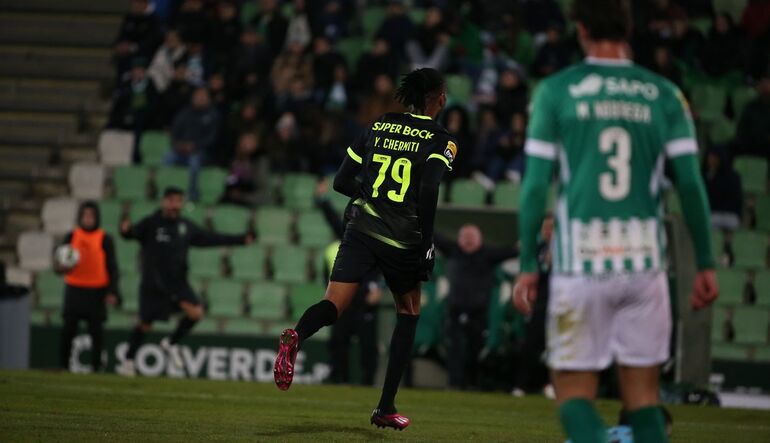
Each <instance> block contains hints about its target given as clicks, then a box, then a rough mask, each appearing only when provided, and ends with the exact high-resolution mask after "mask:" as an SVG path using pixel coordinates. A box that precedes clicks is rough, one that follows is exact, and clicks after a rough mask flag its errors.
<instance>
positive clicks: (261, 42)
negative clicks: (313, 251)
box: [109, 0, 770, 224]
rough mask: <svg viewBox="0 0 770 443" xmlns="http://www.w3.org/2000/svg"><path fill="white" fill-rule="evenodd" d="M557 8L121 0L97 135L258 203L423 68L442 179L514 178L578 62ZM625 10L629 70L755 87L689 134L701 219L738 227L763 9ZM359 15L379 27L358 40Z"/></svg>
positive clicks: (756, 143)
mask: <svg viewBox="0 0 770 443" xmlns="http://www.w3.org/2000/svg"><path fill="white" fill-rule="evenodd" d="M568 3H569V2H568V1H559V2H557V1H555V0H511V1H505V2H496V1H483V0H475V1H474V0H411V1H410V0H388V1H372V0H369V1H367V0H293V1H288V0H284V1H280V0H153V1H150V0H132V1H131V9H130V11H129V13H128V14H126V16H125V17H124V19H123V23H122V25H121V28H120V31H119V34H118V36H117V38H116V40H115V43H114V64H115V68H116V77H115V78H116V83H117V86H116V89H115V96H114V100H113V109H112V111H111V115H110V120H109V125H110V126H111V127H115V128H123V129H128V130H133V131H134V132H135V133H137V134H138V135H139V134H141V133H142V132H143V131H146V130H148V129H164V130H168V131H170V133H171V140H172V146H170V147H169V153H168V155H167V157H166V159H165V161H166V163H167V164H170V165H189V166H190V167H191V168H193V170H195V169H197V168H199V167H200V166H201V165H217V166H221V167H223V168H226V169H227V170H228V171H229V173H230V177H229V178H228V186H230V187H231V188H233V189H235V190H238V192H232V193H231V192H228V194H227V196H229V197H228V198H231V199H232V200H234V201H235V202H237V203H244V204H259V203H260V201H261V199H262V198H263V197H262V195H263V193H262V190H263V189H264V186H265V184H266V183H267V182H268V179H269V177H268V174H281V173H284V172H309V173H314V174H319V175H325V174H329V173H332V172H334V171H335V170H336V168H337V166H338V165H339V163H340V161H341V160H342V158H343V156H344V153H345V149H346V147H347V146H348V144H349V142H350V141H351V140H352V139H353V138H354V137H355V136H356V135H357V133H358V132H359V131H360V130H361V129H362V128H363V127H365V126H366V125H368V124H369V123H370V122H371V121H372V120H373V119H375V118H376V117H377V116H379V115H380V114H382V113H384V112H388V111H400V110H401V107H400V105H399V104H398V103H396V102H395V101H394V99H393V91H394V88H395V85H396V84H397V82H398V75H399V74H401V73H404V72H407V71H409V70H410V69H414V68H418V67H426V66H427V67H433V68H437V69H440V70H442V71H443V72H445V73H446V74H447V75H448V76H450V77H451V80H452V81H451V82H450V84H449V93H450V106H449V107H448V108H447V109H446V110H445V112H444V113H443V114H442V116H441V117H440V119H441V123H442V124H444V125H445V126H446V127H447V128H448V130H449V131H451V132H452V133H453V134H454V135H455V136H456V137H457V139H458V140H459V142H460V152H461V154H460V160H459V161H458V162H457V163H456V165H457V166H456V167H455V171H454V173H453V174H452V178H458V177H470V176H473V175H474V174H478V173H481V174H484V175H485V176H486V177H489V178H490V179H491V180H493V181H500V180H513V181H518V180H520V178H521V176H522V174H523V173H524V167H525V164H524V161H523V152H522V150H523V144H524V139H525V129H526V124H527V104H528V100H529V97H530V94H531V91H532V88H533V87H534V85H535V84H536V83H537V81H538V80H539V79H541V78H543V77H545V76H547V75H549V74H552V73H554V72H556V71H558V70H560V69H562V68H564V67H566V66H568V65H569V64H571V63H573V62H575V61H578V60H580V58H581V57H582V55H581V51H580V48H579V45H578V44H577V42H576V39H575V36H574V29H573V27H572V26H570V25H568V24H567V23H568V20H566V17H565V16H566V14H567V11H565V10H564V5H565V4H568ZM632 3H633V5H634V21H635V24H634V29H635V31H634V34H633V36H632V39H631V42H632V44H631V46H632V51H633V54H634V58H635V61H636V62H637V63H639V64H642V65H644V66H646V67H648V68H649V69H651V70H653V71H655V72H657V73H659V74H661V75H663V76H665V77H667V78H668V79H670V80H671V81H672V82H674V83H676V84H677V85H679V86H680V87H682V88H683V90H684V92H685V94H686V95H688V96H690V97H691V98H694V99H695V98H697V97H692V95H693V94H694V87H695V86H697V85H700V84H717V85H721V86H720V87H722V88H723V89H726V90H732V89H731V88H735V87H744V88H751V87H754V86H756V87H757V89H758V91H759V94H758V95H757V96H756V98H753V99H751V100H749V101H748V103H747V104H745V107H744V109H743V111H742V112H741V109H740V106H739V104H738V103H735V102H734V101H733V100H732V99H731V97H732V96H729V97H728V99H727V100H726V101H725V103H724V106H722V107H721V108H720V109H718V110H717V111H718V112H717V113H718V114H719V115H718V116H717V117H718V118H719V119H727V120H729V121H731V122H733V124H736V123H737V128H738V130H737V131H735V134H737V136H735V137H733V135H732V133H731V134H730V137H729V138H728V139H727V140H719V141H718V142H717V141H716V140H712V139H711V138H710V137H703V141H704V148H705V149H706V150H707V151H708V152H709V155H707V156H704V163H703V168H704V175H705V177H706V179H707V182H708V189H709V196H710V198H711V203H712V206H713V207H714V208H715V210H717V211H720V212H727V213H733V214H734V215H735V216H736V217H737V218H738V219H740V217H742V215H743V212H742V209H741V205H742V202H740V201H736V199H735V196H736V195H741V192H740V187H741V184H740V178H738V177H737V176H736V175H735V173H734V171H733V169H732V166H731V163H732V159H733V158H734V157H735V155H737V154H749V155H755V156H761V157H764V158H768V157H770V69H769V68H768V61H769V60H768V58H769V56H768V54H770V0H749V1H748V4H747V6H746V8H745V9H744V10H743V11H742V13H741V12H740V11H738V13H731V11H722V10H714V7H713V3H714V2H712V0H649V1H634V2H632ZM374 10H380V11H383V15H384V17H382V20H381V21H379V22H375V23H376V26H375V28H374V29H370V26H371V23H372V22H374V19H373V17H374V18H376V17H377V15H376V14H374V13H373V11H374ZM357 50H360V53H357ZM351 54H352V55H351ZM463 89H465V91H463ZM693 111H694V114H695V117H696V122H698V123H699V124H700V123H701V122H705V123H707V124H709V125H710V124H712V122H711V121H710V120H709V119H711V118H712V117H713V116H708V117H707V116H703V115H700V109H699V108H698V107H697V106H694V107H693ZM699 129H703V128H701V127H700V126H699ZM135 160H136V161H137V162H140V161H141V158H140V155H139V152H138V150H137V151H136V152H135ZM477 176H478V175H477ZM728 189H729V191H728ZM194 197H195V196H194V193H193V198H194ZM739 200H740V199H739ZM728 224H729V223H728Z"/></svg>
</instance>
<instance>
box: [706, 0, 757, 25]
mask: <svg viewBox="0 0 770 443" xmlns="http://www.w3.org/2000/svg"><path fill="white" fill-rule="evenodd" d="M747 2H748V0H712V2H711V3H712V5H713V6H714V11H715V12H724V13H726V14H728V15H729V16H730V18H731V19H732V20H733V22H735V23H740V21H741V16H742V15H743V9H744V8H745V7H746V3H747Z"/></svg>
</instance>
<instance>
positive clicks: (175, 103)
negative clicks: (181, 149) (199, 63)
mask: <svg viewBox="0 0 770 443" xmlns="http://www.w3.org/2000/svg"><path fill="white" fill-rule="evenodd" d="M192 92H193V87H192V85H190V83H188V82H187V62H186V61H185V60H180V61H179V62H178V63H176V64H175V65H174V76H173V77H172V78H171V82H170V83H169V84H168V87H167V88H166V90H165V91H163V93H162V94H160V98H159V100H158V106H157V108H156V111H155V120H156V122H157V123H156V125H157V126H159V127H162V128H168V127H170V126H171V123H172V122H173V121H174V116H176V115H177V114H178V113H179V111H181V110H182V109H183V108H184V107H185V106H187V104H188V103H190V97H191V96H192Z"/></svg>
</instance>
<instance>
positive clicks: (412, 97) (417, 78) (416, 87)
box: [396, 68, 446, 111]
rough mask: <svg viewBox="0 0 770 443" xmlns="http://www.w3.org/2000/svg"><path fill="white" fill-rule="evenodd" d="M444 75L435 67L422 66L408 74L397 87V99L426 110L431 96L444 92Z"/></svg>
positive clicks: (407, 105)
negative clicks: (427, 100) (427, 101)
mask: <svg viewBox="0 0 770 443" xmlns="http://www.w3.org/2000/svg"><path fill="white" fill-rule="evenodd" d="M445 84H446V82H445V81H444V76H442V75H441V73H440V72H438V71H437V70H435V69H432V68H422V69H417V70H414V71H412V72H410V73H409V74H406V75H405V76H404V77H403V78H402V79H401V84H400V85H399V86H398V89H396V100H398V101H399V103H401V104H402V105H404V106H406V107H407V108H410V107H411V108H414V109H415V110H420V111H424V110H425V101H426V99H427V98H428V97H429V96H432V95H434V96H436V95H439V94H441V93H442V92H444V86H445Z"/></svg>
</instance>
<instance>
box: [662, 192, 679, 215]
mask: <svg viewBox="0 0 770 443" xmlns="http://www.w3.org/2000/svg"><path fill="white" fill-rule="evenodd" d="M665 195H666V213H667V214H676V215H681V214H682V203H681V202H680V201H679V194H677V193H676V191H668V192H666V194H665Z"/></svg>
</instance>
